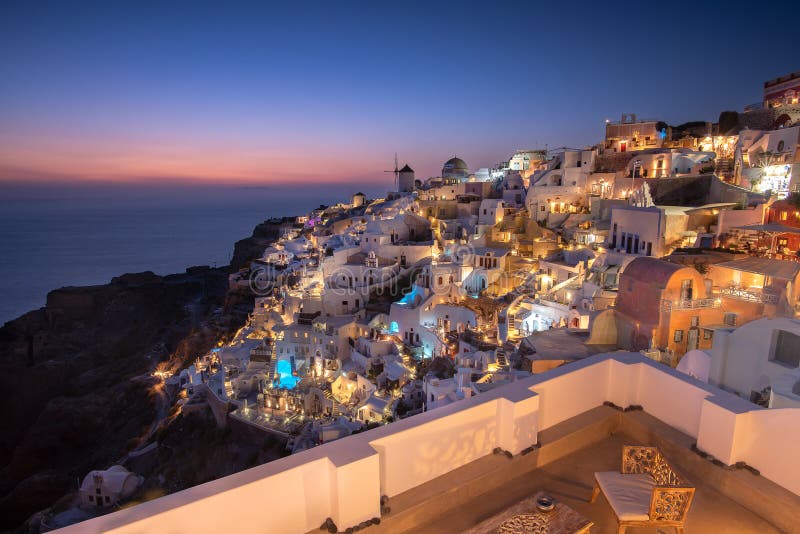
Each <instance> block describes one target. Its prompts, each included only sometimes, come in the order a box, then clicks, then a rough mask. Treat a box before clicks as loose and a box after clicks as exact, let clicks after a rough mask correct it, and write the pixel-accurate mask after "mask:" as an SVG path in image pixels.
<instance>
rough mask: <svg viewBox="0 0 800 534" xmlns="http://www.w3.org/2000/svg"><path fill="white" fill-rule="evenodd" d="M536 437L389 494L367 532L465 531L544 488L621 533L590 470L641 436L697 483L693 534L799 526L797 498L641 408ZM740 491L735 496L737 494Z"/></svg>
mask: <svg viewBox="0 0 800 534" xmlns="http://www.w3.org/2000/svg"><path fill="white" fill-rule="evenodd" d="M634 435H635V436H638V439H636V438H633V437H632V436H634ZM540 439H541V440H542V446H541V448H539V449H536V450H535V451H534V452H532V453H531V454H528V455H517V456H515V457H514V458H513V459H509V458H506V457H505V456H504V455H502V454H490V455H488V456H484V457H483V458H480V459H478V460H476V461H474V462H472V463H469V464H467V465H464V466H462V467H460V468H458V469H455V470H453V471H450V472H449V473H447V474H445V475H442V476H440V477H438V478H436V479H433V480H431V481H429V482H427V483H425V484H422V485H421V486H418V487H416V488H412V489H410V490H408V491H406V492H404V493H402V494H400V495H396V496H394V497H392V498H391V499H389V502H388V503H387V504H388V507H389V508H390V511H389V512H388V513H385V514H384V515H383V516H382V521H381V524H380V525H377V526H373V527H370V529H369V531H370V532H373V534H377V533H379V532H386V533H392V534H394V533H397V532H415V533H430V534H434V533H435V534H442V533H449V532H461V531H463V530H466V529H469V528H471V527H473V526H475V525H477V524H478V523H480V522H481V521H484V520H486V519H488V518H490V517H492V516H494V515H495V514H498V513H500V512H502V511H503V510H505V509H507V508H509V507H511V506H513V505H514V504H516V503H518V502H520V501H522V500H524V499H526V498H528V497H530V496H532V495H534V494H535V493H536V492H538V491H540V490H541V491H545V492H547V493H549V494H550V495H552V496H553V497H555V498H556V499H557V500H561V501H562V502H564V503H566V504H567V505H569V506H570V507H572V508H573V509H574V510H576V511H577V512H579V513H580V514H582V515H584V516H585V517H586V518H588V519H589V520H590V521H592V522H593V523H594V526H593V527H592V529H591V532H592V533H593V534H606V533H608V534H616V533H617V528H618V527H617V521H616V517H615V516H614V514H613V512H612V510H611V508H610V506H609V505H608V502H607V501H606V500H605V497H603V496H602V494H601V495H600V497H598V499H597V501H596V502H595V503H594V504H590V503H589V497H590V495H591V493H592V488H593V484H594V473H595V472H598V471H618V470H619V468H620V463H621V456H622V446H623V445H636V444H648V445H658V446H659V447H660V448H661V450H662V452H663V453H664V454H665V456H666V458H667V460H668V461H670V463H671V464H673V465H674V466H675V467H676V468H677V469H678V470H679V471H680V472H682V473H683V475H684V476H685V477H686V478H687V479H688V480H689V481H690V482H691V483H693V484H694V486H695V488H696V493H695V497H694V502H693V503H692V507H691V509H690V510H689V515H688V518H687V520H686V525H685V531H686V533H687V534H696V533H700V534H704V533H712V534H734V533H736V534H742V533H758V534H773V533H780V532H782V530H781V529H779V528H777V527H776V526H775V525H781V524H783V525H797V524H800V497H798V496H796V495H794V494H790V493H789V492H788V491H786V490H784V489H783V488H780V487H779V486H777V485H775V484H774V483H772V482H769V481H767V480H766V479H763V478H762V477H759V476H756V475H752V474H751V473H747V472H744V471H730V470H725V469H723V468H720V467H717V466H715V465H714V464H712V463H711V462H709V461H708V460H704V459H702V458H700V457H699V456H698V455H696V454H695V453H694V452H691V450H689V449H690V445H691V443H692V440H691V438H689V437H688V436H686V435H685V434H682V433H680V432H678V431H676V430H675V429H673V428H672V427H668V426H666V425H664V424H663V423H661V422H660V421H658V420H657V419H655V418H653V417H652V416H650V415H648V414H646V413H643V412H631V413H630V414H621V413H620V412H616V411H614V410H612V409H611V408H608V407H600V408H596V409H594V410H591V411H589V412H586V413H584V414H581V415H579V416H576V417H574V418H572V419H570V420H568V421H566V422H564V423H562V424H560V425H557V427H552V428H551V429H550V430H546V431H544V432H543V433H541V434H540ZM715 485H717V486H715ZM717 487H719V488H722V491H718V489H717ZM723 492H724V493H723ZM734 495H737V496H738V497H736V498H737V499H738V502H737V501H734V500H733V499H732V498H731V497H733V496H734ZM729 496H731V497H729ZM749 500H752V501H753V503H754V505H753V506H752V507H751V508H748V507H745V506H742V505H741V504H739V503H740V502H748V501H749ZM756 511H758V513H756ZM759 514H760V515H759ZM764 517H769V518H771V520H772V522H768V521H766V520H765V519H764ZM783 528H784V529H785V528H786V526H784V527H783ZM792 528H793V527H789V529H790V530H791V529H792ZM673 531H674V529H672V528H667V527H659V528H655V527H652V528H642V527H631V528H629V529H628V530H627V532H629V533H631V534H646V533H647V534H656V533H659V532H663V533H670V534H671V533H672V532H673Z"/></svg>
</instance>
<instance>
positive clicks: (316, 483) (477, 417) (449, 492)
mask: <svg viewBox="0 0 800 534" xmlns="http://www.w3.org/2000/svg"><path fill="white" fill-rule="evenodd" d="M618 407H626V409H625V410H622V409H621V408H618ZM799 419H800V411H799V410H794V409H779V410H776V409H770V410H767V409H763V408H760V407H758V406H756V405H754V404H751V403H749V402H747V401H745V400H744V399H741V398H739V397H736V396H734V395H732V394H730V393H727V392H724V391H722V390H720V389H717V388H715V387H713V386H709V385H708V384H705V383H703V382H700V381H698V380H695V379H693V378H691V377H688V376H687V375H684V374H682V373H680V372H678V371H675V370H673V369H671V368H668V367H665V366H662V365H660V364H657V363H655V362H652V361H651V360H649V359H647V358H645V357H644V356H642V355H641V354H638V353H612V354H601V355H596V356H592V357H589V358H586V359H584V360H581V361H579V362H575V363H572V364H569V365H566V366H563V367H559V368H557V369H554V370H552V371H548V372H546V373H541V374H538V375H535V376H533V377H530V378H525V379H521V380H516V381H514V382H511V383H510V384H508V385H505V386H501V387H497V388H495V389H492V390H491V391H489V392H486V393H482V394H480V395H477V396H474V397H470V398H468V399H465V400H462V401H458V402H454V403H452V404H450V405H447V406H443V407H441V408H437V409H434V410H430V411H427V412H424V413H421V414H418V415H415V416H412V417H409V418H406V419H402V420H400V421H397V422H395V423H392V424H390V425H385V426H381V427H378V428H376V429H373V430H370V431H367V432H361V433H359V434H355V435H352V436H349V437H346V438H343V439H340V440H337V441H333V442H330V443H326V444H324V445H321V446H319V447H315V448H313V449H310V450H306V451H303V452H300V453H298V454H294V455H292V456H289V457H287V458H282V459H280V460H276V461H273V462H268V463H266V464H263V465H260V466H257V467H254V468H252V469H248V470H245V471H242V472H239V473H235V474H233V475H230V476H227V477H223V478H220V479H217V480H214V481H212V482H208V483H206V484H202V485H200V486H195V487H192V488H190V489H187V490H184V491H181V492H177V493H173V494H171V495H167V496H165V497H162V498H159V499H155V500H152V501H149V502H146V503H143V504H140V505H137V506H133V507H130V508H126V509H124V510H120V511H118V512H115V513H112V514H108V515H105V516H101V517H98V518H95V519H92V520H89V521H85V522H83V523H78V524H76V525H73V526H70V527H67V528H66V529H64V530H63V532H65V533H70V532H81V533H91V532H106V531H114V532H115V533H118V534H124V533H129V532H130V533H133V532H178V531H181V532H188V531H192V532H198V533H202V532H220V531H228V530H230V529H231V527H232V526H238V527H240V528H239V530H241V531H250V532H298V533H303V532H311V531H317V532H318V529H319V527H320V525H321V524H323V522H325V520H326V518H329V517H330V518H331V519H332V520H333V521H334V522H335V524H336V525H337V526H338V528H339V530H340V531H344V530H345V529H346V528H348V527H352V526H358V525H359V524H361V523H363V522H365V521H369V520H371V519H372V518H376V517H380V518H381V524H380V525H377V526H371V527H370V529H371V530H368V531H371V532H376V533H377V532H403V531H409V530H413V531H427V532H447V531H457V530H459V529H461V528H462V527H463V526H465V525H472V524H474V523H475V522H477V521H478V520H482V519H484V518H486V517H490V516H491V515H493V514H495V513H497V512H499V511H501V510H503V509H504V508H506V507H508V506H511V505H513V504H515V503H517V502H519V500H521V499H522V498H523V497H525V496H528V495H529V494H530V493H531V492H533V491H535V490H537V489H539V488H546V489H547V491H549V492H551V493H552V494H553V495H554V496H555V497H556V498H557V499H563V500H564V502H566V503H567V504H569V505H570V506H574V507H575V509H576V510H578V511H579V512H581V513H583V514H585V515H586V516H587V517H589V518H590V519H591V520H592V521H594V522H595V524H596V527H595V529H593V532H601V533H604V532H613V531H615V530H616V522H615V521H614V519H613V518H612V517H611V516H610V511H609V509H608V505H607V504H606V502H605V500H604V499H603V498H602V497H601V498H600V499H598V501H597V502H596V503H594V504H592V505H589V504H588V503H586V502H585V501H586V500H587V499H588V497H589V494H590V491H591V485H590V481H591V477H592V476H593V473H594V472H595V471H598V470H614V469H616V468H618V467H619V458H620V456H621V450H620V448H621V446H622V444H628V443H643V444H648V445H657V446H658V447H659V448H660V450H661V451H662V452H663V453H664V455H665V457H666V458H667V460H668V461H669V462H670V464H672V465H674V466H675V467H676V468H678V469H680V470H681V472H682V473H683V474H684V475H685V477H686V478H687V479H688V480H689V481H690V482H692V484H693V485H694V486H695V487H696V488H697V496H696V502H695V504H694V505H693V506H692V508H691V510H690V512H689V516H688V520H687V528H688V531H689V532H707V531H709V529H710V528H713V531H714V532H719V533H722V532H742V531H743V530H745V531H748V532H779V531H781V530H783V531H791V530H792V529H793V528H795V527H796V525H797V524H800V497H798V494H800V463H798V462H797V461H796V444H797V443H798V442H800V425H799V424H798V420H799ZM497 450H500V451H504V454H493V452H494V451H497ZM695 451H702V454H700V453H698V452H695ZM505 452H507V453H508V454H505ZM508 456H510V458H509V457H508ZM712 459H713V460H714V461H711V460H712ZM738 467H742V468H738ZM381 496H388V498H389V502H388V508H389V509H390V510H387V509H385V508H384V510H383V513H382V510H381V508H382V506H381ZM221 511H224V513H221ZM645 531H646V530H642V531H641V532H645ZM646 532H650V533H654V532H655V530H649V531H646Z"/></svg>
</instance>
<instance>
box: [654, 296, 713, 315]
mask: <svg viewBox="0 0 800 534" xmlns="http://www.w3.org/2000/svg"><path fill="white" fill-rule="evenodd" d="M718 307H719V302H717V300H716V299H694V300H676V301H672V300H662V301H661V311H665V312H669V311H672V310H693V309H702V308H718Z"/></svg>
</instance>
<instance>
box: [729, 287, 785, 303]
mask: <svg viewBox="0 0 800 534" xmlns="http://www.w3.org/2000/svg"><path fill="white" fill-rule="evenodd" d="M719 294H720V295H722V296H724V297H730V298H735V299H739V300H746V301H748V302H763V303H764V304H777V303H778V298H779V297H778V295H775V294H773V293H762V292H756V291H747V290H745V289H737V288H735V287H725V288H722V289H720V290H719Z"/></svg>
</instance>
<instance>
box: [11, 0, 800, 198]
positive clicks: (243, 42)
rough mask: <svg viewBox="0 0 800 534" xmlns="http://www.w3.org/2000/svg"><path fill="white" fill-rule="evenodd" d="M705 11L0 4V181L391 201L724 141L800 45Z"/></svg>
mask: <svg viewBox="0 0 800 534" xmlns="http://www.w3.org/2000/svg"><path fill="white" fill-rule="evenodd" d="M711 4H713V3H711V2H698V1H696V0H695V1H693V2H686V3H683V4H682V3H681V2H670V3H667V4H665V3H663V2H636V3H630V4H628V3H626V2H612V3H603V2H591V3H586V4H583V3H581V2H570V3H568V4H567V3H561V2H551V3H547V4H543V3H540V2H519V3H504V2H496V1H493V2H486V1H484V2H480V3H476V4H470V3H469V2H459V3H453V4H445V3H435V5H434V3H433V2H421V3H414V2H383V1H378V0H373V1H371V2H365V3H356V2H349V1H340V2H333V1H327V2H321V3H314V2H302V3H301V2H281V3H279V5H276V6H273V5H269V3H268V2H254V3H242V2H209V3H204V2H201V1H191V2H188V1H187V2H178V1H171V2H147V1H138V2H131V3H126V2H123V1H122V0H120V1H116V0H115V1H113V2H108V1H103V2H80V1H70V2H63V1H57V2H30V1H24V2H18V3H15V2H9V1H5V2H2V3H0V51H1V52H0V182H6V183H8V182H24V183H50V182H66V183H85V182H95V181H96V182H126V183H127V182H133V183H139V182H144V183H152V182H164V181H175V182H189V183H194V182H203V183H238V184H241V183H247V184H252V183H258V184H262V183H263V184H270V183H292V182H293V181H296V180H305V181H307V182H309V183H317V182H323V183H329V182H356V183H370V184H375V183H378V182H380V181H385V182H386V183H387V184H390V183H391V181H392V177H391V174H387V173H384V172H383V171H384V170H387V169H392V168H393V166H394V161H393V160H394V154H395V152H397V153H398V155H399V159H400V165H403V164H404V163H409V164H410V165H411V166H412V167H413V168H414V169H415V170H416V171H417V177H418V178H425V177H428V176H433V175H437V174H438V173H439V171H440V169H441V165H442V163H443V162H444V161H445V160H447V159H448V158H450V157H451V156H453V155H458V156H459V157H461V158H462V159H464V160H465V161H466V162H467V164H468V165H469V167H470V168H471V169H473V170H475V169H478V168H480V167H487V166H491V165H493V164H495V163H497V162H498V161H502V160H505V159H508V157H509V156H510V155H511V154H512V153H513V152H514V150H515V149H518V148H538V147H544V145H545V144H547V146H549V147H550V148H554V147H560V146H569V147H582V146H586V145H590V144H594V143H596V142H598V141H599V140H600V139H601V138H602V135H603V125H604V121H605V119H612V120H616V119H618V118H619V116H620V115H621V114H622V113H637V114H638V115H639V116H642V117H652V118H657V119H660V120H665V121H666V122H669V123H671V124H679V123H681V122H685V121H688V120H710V121H715V120H716V119H717V117H718V116H719V112H720V111H723V110H728V109H730V110H741V108H742V107H743V106H744V105H746V104H750V103H753V102H757V101H759V100H760V98H761V89H762V84H763V82H764V81H765V80H767V79H770V78H774V77H777V76H780V75H783V74H787V73H789V72H792V71H795V70H800V54H798V48H800V45H799V44H798V41H797V37H796V35H795V33H794V32H792V31H788V30H785V29H782V28H781V26H780V23H779V22H778V21H777V19H772V18H771V20H772V22H771V23H770V24H753V22H752V20H751V18H750V17H746V16H745V15H744V13H745V12H749V11H751V10H752V8H748V9H742V8H741V7H739V6H737V5H736V4H735V3H729V4H727V5H726V7H724V8H720V7H715V6H714V5H711ZM768 4H769V2H767V3H764V2H762V3H760V4H759V6H758V7H757V8H756V11H759V12H762V13H771V14H774V13H775V12H780V13H781V16H780V18H781V19H783V20H796V19H797V15H798V14H800V7H798V6H800V4H798V3H794V2H781V3H776V4H775V7H774V9H773V8H772V7H770V6H769V5H768ZM776 10H777V11H776ZM770 17H772V15H770Z"/></svg>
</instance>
